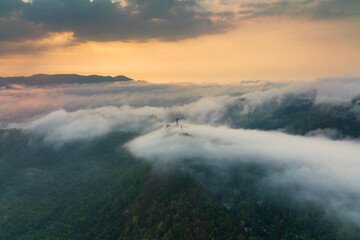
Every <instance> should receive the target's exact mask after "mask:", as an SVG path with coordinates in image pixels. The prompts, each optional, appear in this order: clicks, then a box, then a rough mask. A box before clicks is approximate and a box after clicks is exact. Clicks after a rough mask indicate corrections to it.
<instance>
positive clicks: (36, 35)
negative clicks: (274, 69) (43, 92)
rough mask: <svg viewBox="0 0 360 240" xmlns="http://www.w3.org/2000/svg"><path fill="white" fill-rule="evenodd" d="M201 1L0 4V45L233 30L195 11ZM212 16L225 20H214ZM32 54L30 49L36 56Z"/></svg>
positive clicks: (208, 14) (61, 0) (143, 38)
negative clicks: (55, 36) (68, 36)
mask: <svg viewBox="0 0 360 240" xmlns="http://www.w3.org/2000/svg"><path fill="white" fill-rule="evenodd" d="M201 2H202V1H201V0H185V1H184V0H147V1H143V0H122V1H111V0H93V1H89V0H34V1H32V2H28V3H25V2H23V1H20V0H15V1H14V0H3V1H2V3H1V5H0V9H1V11H0V32H1V34H0V42H18V41H23V40H39V39H43V38H46V37H47V35H48V34H50V33H63V32H72V33H73V34H74V35H73V36H74V38H75V39H76V41H77V42H86V41H147V40H149V39H160V40H163V41H176V40H179V39H186V38H194V37H197V36H200V35H203V34H215V33H221V32H224V31H227V30H229V29H231V28H232V27H233V24H232V23H231V22H230V21H229V18H230V17H231V14H229V13H224V14H223V13H221V12H219V13H218V12H212V9H204V8H202V7H201V4H200V3H201ZM218 14H220V15H221V14H223V15H226V17H222V18H215V17H216V16H217V15H218ZM36 50H38V49H36V48H35V49H34V51H36Z"/></svg>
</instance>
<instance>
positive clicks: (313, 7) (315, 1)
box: [238, 0, 360, 19]
mask: <svg viewBox="0 0 360 240" xmlns="http://www.w3.org/2000/svg"><path fill="white" fill-rule="evenodd" d="M238 14H239V15H240V17H241V18H257V17H262V16H279V17H281V16H287V17H295V18H300V17H305V18H310V19H337V18H349V17H358V16H359V14H360V3H359V1H357V0H280V1H255V2H246V3H243V4H241V5H240V10H239V12H238Z"/></svg>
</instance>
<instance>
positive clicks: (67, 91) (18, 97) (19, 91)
mask: <svg viewBox="0 0 360 240" xmlns="http://www.w3.org/2000/svg"><path fill="white" fill-rule="evenodd" d="M264 86H268V84H267V83H265V82H263V83H256V84H248V83H246V84H234V85H192V84H183V85H173V84H149V83H143V82H126V83H124V82H119V83H98V84H82V85H79V84H67V85H58V86H45V87H37V86H33V87H31V86H21V85H12V87H11V88H9V89H2V90H0V123H1V121H6V122H8V121H10V122H23V121H29V120H31V119H37V118H39V117H42V116H44V115H46V114H49V113H50V112H52V111H56V110H59V109H64V110H66V111H76V110H79V109H84V108H87V109H91V108H99V107H103V106H116V107H120V106H123V105H130V106H133V107H142V106H153V107H174V106H179V108H177V109H175V110H174V111H177V112H179V111H181V112H183V111H184V110H182V109H181V108H180V106H183V105H186V104H190V103H193V102H196V101H198V100H199V99H200V98H202V97H207V98H208V99H209V101H213V102H214V101H216V100H211V98H212V97H216V96H223V95H229V94H231V95H233V94H235V95H238V94H241V93H243V92H248V91H253V90H255V89H260V88H263V87H264ZM199 104H206V103H205V101H204V100H203V101H201V102H200V103H198V104H195V103H194V104H193V105H191V106H189V108H196V105H199ZM209 104H210V103H209ZM214 104H216V105H220V103H216V102H214ZM199 107H200V106H199ZM208 107H210V106H208ZM199 110H201V109H199ZM213 111H216V109H214V110H213ZM204 117H205V116H204Z"/></svg>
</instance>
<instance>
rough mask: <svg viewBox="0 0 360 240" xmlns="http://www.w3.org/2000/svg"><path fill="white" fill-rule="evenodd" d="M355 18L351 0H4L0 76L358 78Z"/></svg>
mask: <svg viewBox="0 0 360 240" xmlns="http://www.w3.org/2000/svg"><path fill="white" fill-rule="evenodd" d="M359 24H360V1H358V0H252V1H250V0H92V1H91V0H90V1H89V0H32V1H31V0H27V1H25V0H2V1H1V2H0V76H20V75H25V76H27V75H33V74H37V73H48V74H58V73H77V74H84V75H90V74H99V75H111V76H116V75H126V76H128V77H130V78H133V79H136V80H146V81H149V82H154V83H165V82H166V83H178V82H195V83H236V82H240V81H244V80H267V81H301V80H314V79H316V78H325V77H348V76H359V75H360V28H359V27H358V26H359Z"/></svg>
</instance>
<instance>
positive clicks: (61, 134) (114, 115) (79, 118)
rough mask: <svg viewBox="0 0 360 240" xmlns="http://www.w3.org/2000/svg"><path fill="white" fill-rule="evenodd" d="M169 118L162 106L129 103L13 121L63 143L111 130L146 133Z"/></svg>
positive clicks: (50, 139)
mask: <svg viewBox="0 0 360 240" xmlns="http://www.w3.org/2000/svg"><path fill="white" fill-rule="evenodd" d="M164 120H165V112H164V111H163V110H162V109H160V108H153V107H142V108H137V109H134V108H131V107H129V106H123V107H120V108H117V107H111V106H108V107H101V108H97V109H89V110H78V111H75V112H66V111H64V110H58V111H55V112H52V113H50V114H48V115H46V116H44V117H42V118H40V119H37V120H35V121H32V122H31V123H29V124H28V125H22V126H21V125H18V124H13V125H12V127H17V128H19V127H22V128H25V129H28V130H31V131H32V132H34V133H36V134H40V135H41V136H42V137H44V140H45V141H47V142H48V143H53V144H56V145H61V144H62V143H64V142H68V141H73V140H86V139H92V138H94V137H97V136H101V135H104V134H106V133H109V132H111V131H116V130H120V131H129V132H137V133H138V132H140V133H141V132H146V131H149V129H151V128H153V127H156V126H157V127H159V126H160V125H161V124H162V123H163V122H164Z"/></svg>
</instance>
